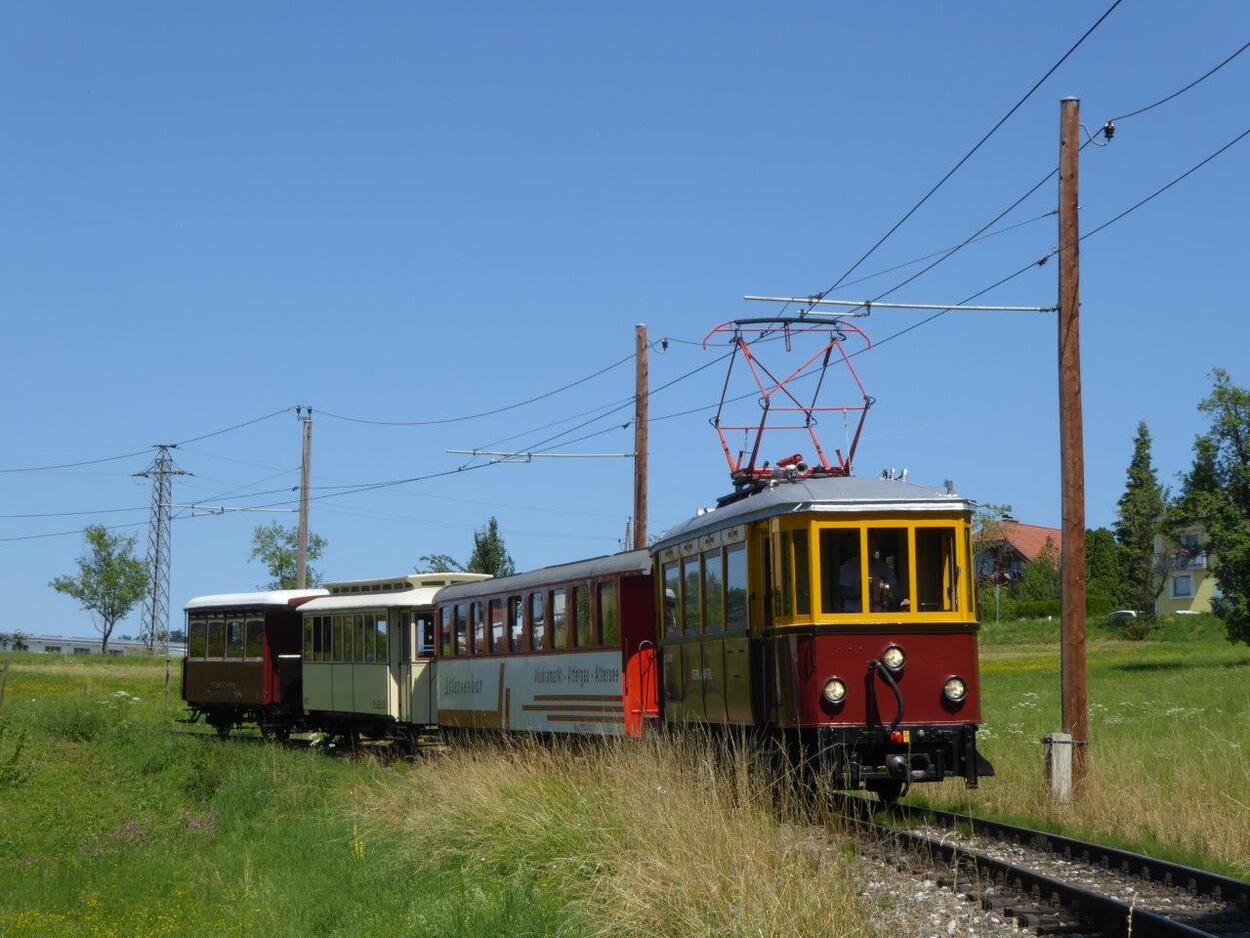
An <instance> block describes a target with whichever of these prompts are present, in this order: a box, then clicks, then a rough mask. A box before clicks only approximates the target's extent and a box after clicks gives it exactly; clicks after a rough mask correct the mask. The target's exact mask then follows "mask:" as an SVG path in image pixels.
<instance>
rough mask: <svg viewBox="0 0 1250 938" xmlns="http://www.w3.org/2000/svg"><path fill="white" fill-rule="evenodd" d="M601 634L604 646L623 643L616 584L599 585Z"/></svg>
mask: <svg viewBox="0 0 1250 938" xmlns="http://www.w3.org/2000/svg"><path fill="white" fill-rule="evenodd" d="M599 634H600V635H602V636H603V644H605V645H619V644H620V643H621V614H620V610H619V609H618V608H617V605H616V584H615V583H611V582H608V583H600V584H599Z"/></svg>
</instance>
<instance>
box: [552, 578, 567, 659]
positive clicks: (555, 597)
mask: <svg viewBox="0 0 1250 938" xmlns="http://www.w3.org/2000/svg"><path fill="white" fill-rule="evenodd" d="M551 631H552V637H553V638H554V639H555V647H556V648H568V647H569V600H568V593H566V592H565V591H564V590H553V591H552V593H551Z"/></svg>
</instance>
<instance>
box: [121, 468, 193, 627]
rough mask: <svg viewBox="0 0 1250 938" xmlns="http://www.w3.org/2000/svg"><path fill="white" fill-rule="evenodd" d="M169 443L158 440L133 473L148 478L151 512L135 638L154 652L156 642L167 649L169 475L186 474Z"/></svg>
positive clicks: (171, 486) (170, 483) (170, 487)
mask: <svg viewBox="0 0 1250 938" xmlns="http://www.w3.org/2000/svg"><path fill="white" fill-rule="evenodd" d="M172 448H173V444H172V443H158V444H157V446H156V458H155V459H154V460H152V465H151V466H149V467H148V468H147V469H145V470H144V471H143V472H136V473H135V475H136V476H137V477H138V478H141V479H151V480H152V511H151V516H150V519H149V522H148V577H149V579H150V586H149V592H148V598H147V601H146V602H144V604H143V623H142V625H140V627H139V638H140V639H141V640H142V641H143V643H144V644H145V645H147V646H148V651H154V650H155V649H156V645H157V643H158V642H159V643H160V645H161V647H162V648H166V650H168V647H167V646H168V642H169V535H170V531H169V528H170V510H171V509H172V508H173V504H174V498H173V477H174V476H185V475H190V473H188V472H187V471H186V470H185V469H179V468H178V467H177V466H175V465H174V459H173V457H172V456H170V455H169V451H170V450H171V449H172Z"/></svg>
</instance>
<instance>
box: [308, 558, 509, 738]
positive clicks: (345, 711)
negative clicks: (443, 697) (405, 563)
mask: <svg viewBox="0 0 1250 938" xmlns="http://www.w3.org/2000/svg"><path fill="white" fill-rule="evenodd" d="M483 579H489V578H488V577H487V576H486V575H485V574H480V573H417V574H411V575H408V576H401V577H391V578H389V579H382V580H354V581H348V582H342V583H330V584H327V587H326V588H327V589H328V590H329V591H330V595H329V596H323V597H321V598H319V599H315V600H312V601H311V602H308V603H305V604H304V605H303V606H301V607H300V613H301V617H302V619H303V635H304V640H303V672H304V687H303V696H304V713H305V718H306V721H307V723H308V724H309V725H310V726H313V727H316V728H318V729H323V730H327V731H331V732H345V731H350V732H360V733H364V734H365V735H369V736H386V735H390V733H391V731H392V730H393V728H394V727H395V725H396V724H397V723H398V724H412V725H415V726H426V725H432V724H435V723H437V722H438V713H437V711H436V709H435V697H434V685H433V670H432V665H433V662H432V661H431V660H430V659H431V657H432V656H433V654H434V596H435V594H436V593H437V592H438V591H439V590H440V589H442V588H443V587H444V586H448V585H450V584H452V583H468V582H472V581H474V580H483Z"/></svg>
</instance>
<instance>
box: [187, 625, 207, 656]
mask: <svg viewBox="0 0 1250 938" xmlns="http://www.w3.org/2000/svg"><path fill="white" fill-rule="evenodd" d="M207 651H208V622H207V621H206V620H204V619H192V620H191V621H190V624H189V625H188V626H187V657H188V658H203V657H204V655H205V653H206V652H207Z"/></svg>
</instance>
